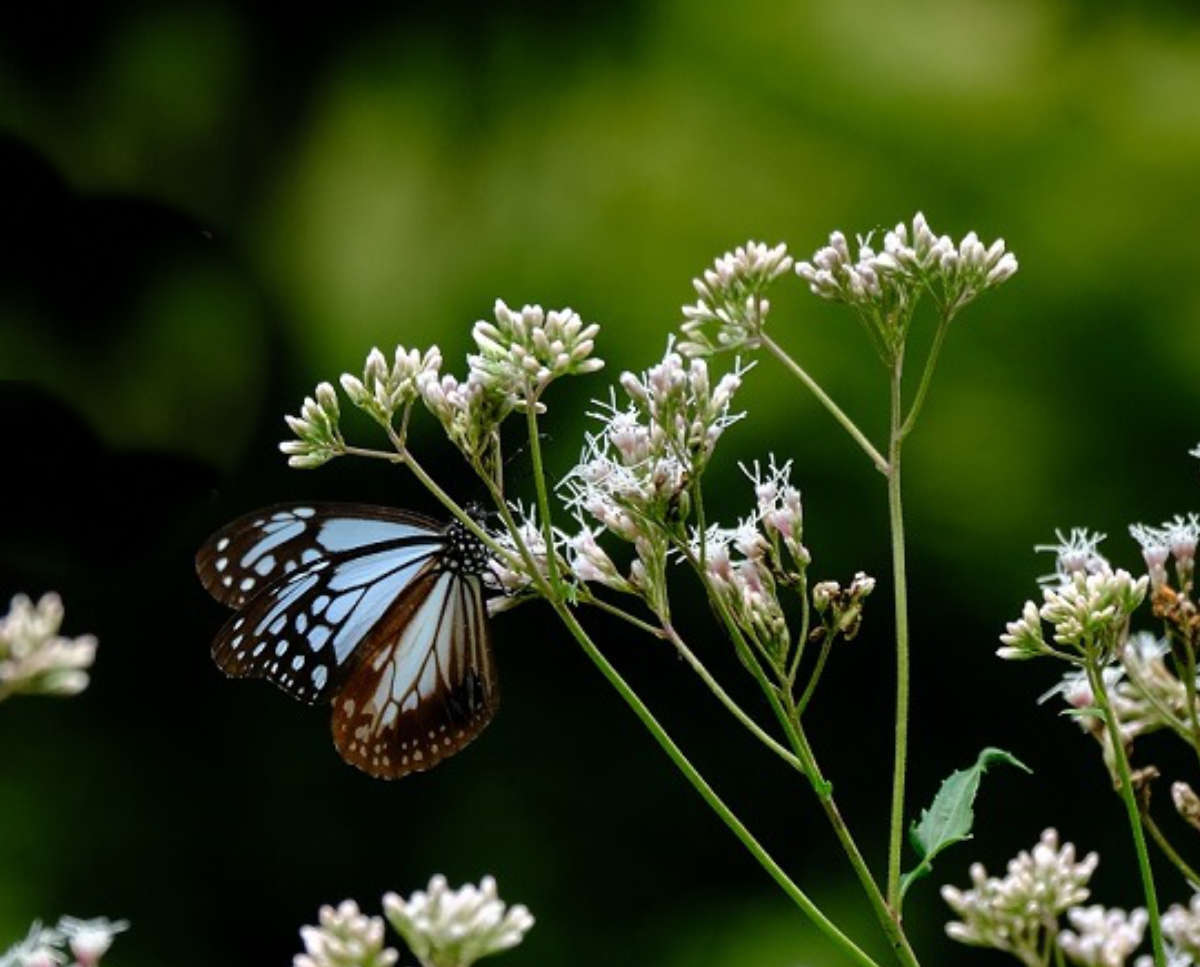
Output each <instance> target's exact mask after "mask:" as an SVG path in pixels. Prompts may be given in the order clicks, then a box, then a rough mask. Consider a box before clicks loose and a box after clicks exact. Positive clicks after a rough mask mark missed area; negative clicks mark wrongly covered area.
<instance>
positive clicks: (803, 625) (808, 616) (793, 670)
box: [787, 570, 812, 688]
mask: <svg viewBox="0 0 1200 967" xmlns="http://www.w3.org/2000/svg"><path fill="white" fill-rule="evenodd" d="M799 594H800V633H799V634H798V635H797V636H796V650H795V653H794V654H793V655H792V662H791V664H790V665H788V671H787V681H788V687H789V688H795V687H796V674H797V673H798V672H799V671H800V659H801V658H803V657H804V646H805V644H806V643H807V642H808V629H809V625H810V623H811V620H812V613H811V609H810V607H809V603H808V572H807V570H804V571H801V572H800V591H799Z"/></svg>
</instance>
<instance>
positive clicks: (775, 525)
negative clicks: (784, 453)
mask: <svg viewBox="0 0 1200 967" xmlns="http://www.w3.org/2000/svg"><path fill="white" fill-rule="evenodd" d="M741 467H742V473H744V474H745V475H746V476H747V478H749V480H750V482H751V483H752V484H754V499H755V502H756V503H757V506H758V522H759V523H760V524H761V525H762V528H763V531H764V532H765V533H766V535H767V537H768V539H769V540H770V541H771V542H772V544H773V545H774V549H775V552H776V555H777V556H778V553H779V543H780V542H782V543H783V546H784V547H785V548H786V549H787V552H788V554H789V556H790V557H791V559H792V562H793V564H794V565H795V566H796V568H798V569H800V570H803V569H804V568H805V567H807V566H808V563H809V561H810V560H811V557H810V555H809V553H808V549H807V548H806V547H805V546H804V544H803V543H801V538H802V537H803V536H804V508H803V506H802V505H801V502H800V491H799V490H797V489H796V488H795V487H794V486H792V461H791V460H788V461H787V462H786V463H783V464H777V463H776V462H775V454H773V453H772V454H770V455H769V456H768V458H767V466H766V468H765V469H764V468H762V467H760V466H759V463H758V461H757V460H755V461H754V466H753V468H751V467H747V466H746V465H745V464H742V465H741Z"/></svg>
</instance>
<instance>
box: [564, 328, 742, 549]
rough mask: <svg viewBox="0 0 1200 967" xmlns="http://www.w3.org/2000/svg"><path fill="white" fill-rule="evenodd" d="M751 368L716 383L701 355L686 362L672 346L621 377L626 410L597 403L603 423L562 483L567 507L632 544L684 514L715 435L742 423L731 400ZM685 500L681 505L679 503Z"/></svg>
mask: <svg viewBox="0 0 1200 967" xmlns="http://www.w3.org/2000/svg"><path fill="white" fill-rule="evenodd" d="M745 372H746V369H745V368H742V367H735V369H734V370H732V371H731V372H729V373H726V374H725V375H723V376H722V377H721V378H720V379H719V380H718V381H717V383H716V385H715V386H714V385H712V382H711V380H710V377H709V371H708V364H707V363H706V362H705V361H704V360H703V359H694V360H692V361H691V362H690V363H686V364H685V362H684V360H683V358H682V357H681V356H680V355H679V354H678V353H676V352H674V351H672V350H670V349H668V351H667V353H666V355H665V356H664V357H663V360H662V362H660V363H659V364H657V365H656V366H653V367H651V368H650V369H649V370H647V371H646V372H644V373H642V374H641V375H635V374H634V373H629V372H626V373H622V374H621V380H620V381H621V386H622V388H623V389H624V390H625V393H626V394H627V396H628V398H629V403H628V404H627V405H626V406H625V407H619V406H618V405H617V403H616V396H615V393H614V394H613V395H612V396H611V397H610V400H609V402H608V403H598V404H597V405H598V406H599V410H598V411H597V412H596V413H594V414H593V415H594V416H595V417H596V418H597V419H599V420H601V421H602V423H603V426H602V427H601V429H600V431H599V432H597V433H590V434H588V435H587V437H586V442H585V444H584V451H583V456H582V457H581V459H580V462H579V464H578V465H577V466H575V467H574V468H573V469H572V470H571V471H570V472H569V473H568V474H567V475H566V476H565V477H564V478H563V480H562V482H561V484H560V487H561V488H562V489H563V490H564V491H565V492H566V494H567V504H568V506H570V507H571V508H573V509H577V510H578V511H582V512H584V513H586V514H588V515H589V516H591V517H593V518H594V519H595V520H596V521H598V522H599V523H600V524H602V525H604V527H606V528H607V529H609V530H611V531H612V532H613V533H615V534H616V535H617V536H619V537H621V538H623V539H624V540H627V541H635V540H636V539H637V538H638V537H650V536H651V534H652V532H653V531H654V526H655V525H656V524H661V523H663V522H665V521H667V520H668V519H670V518H672V517H681V516H686V510H687V504H686V500H687V495H686V493H685V491H686V489H687V487H688V485H689V483H690V482H691V481H692V480H694V479H696V478H697V476H698V475H699V474H701V473H702V472H703V470H704V467H705V465H706V464H707V462H708V459H709V458H710V457H711V456H712V452H713V449H714V448H715V447H716V444H717V440H718V439H719V438H720V436H721V434H722V433H723V432H724V431H725V429H726V428H727V427H728V426H729V425H730V424H731V423H734V422H736V421H737V420H739V419H740V418H741V416H742V414H740V413H733V412H731V410H730V405H731V403H732V400H733V395H734V393H735V392H736V391H737V389H738V387H739V386H741V382H742V376H743V375H744V373H745ZM678 501H684V502H685V503H683V504H682V506H680V505H679V504H678V503H677V502H678Z"/></svg>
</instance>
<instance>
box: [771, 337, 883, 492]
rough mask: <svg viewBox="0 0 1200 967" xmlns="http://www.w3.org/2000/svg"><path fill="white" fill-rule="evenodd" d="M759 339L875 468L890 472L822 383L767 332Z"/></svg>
mask: <svg viewBox="0 0 1200 967" xmlns="http://www.w3.org/2000/svg"><path fill="white" fill-rule="evenodd" d="M759 339H760V340H761V341H762V344H763V346H764V347H765V348H766V349H767V351H768V352H770V353H771V354H772V355H773V356H774V357H775V358H776V359H778V360H779V361H780V362H781V363H783V365H784V366H785V367H786V368H787V369H788V370H790V371H791V373H792V375H793V376H795V377H796V378H797V379H799V380H800V382H802V383H803V384H804V385H805V386H807V387H808V389H809V392H811V393H812V394H813V396H815V397H816V398H817V400H818V402H820V404H821V405H822V406H824V407H825V409H827V410H828V411H829V413H830V415H831V416H832V417H833V418H834V419H835V420H837V421H838V423H840V424H841V425H842V429H844V430H845V431H846V432H847V433H849V434H850V436H851V437H852V438H853V439H854V442H855V443H857V444H858V445H859V446H860V447H862V450H863V453H865V454H866V455H867V456H868V457H870V458H871V462H872V463H873V464H875V469H876V470H878V471H879V472H880V473H884V474H886V473H887V472H888V462H887V461H886V460H885V459H884V458H883V455H882V454H881V453H880V452H879V451H878V450H876V449H875V447H874V445H873V444H872V443H871V441H870V440H868V439H867V437H866V434H864V433H863V432H862V430H860V429H859V428H858V426H857V425H856V424H855V422H854V421H853V420H852V419H850V417H848V416H847V415H846V414H845V412H844V411H843V410H842V408H841V407H840V406H838V405H837V404H836V403H835V402H834V401H833V399H832V398H831V397H830V396H829V394H828V393H826V392H825V390H823V389H822V388H821V386H820V384H819V383H818V382H817V381H816V380H815V379H813V378H812V377H811V376H809V375H808V373H806V372H805V371H804V369H803V368H802V367H801V366H800V364H799V363H797V362H796V361H795V360H794V359H792V357H791V356H789V355H788V354H787V353H786V352H785V351H784V349H783V347H781V346H780V345H779V344H778V343H777V342H775V340H773V339H772V338H771V337H770V336H768V335H767V334H766V333H765V332H764V333H761V334H760V335H759Z"/></svg>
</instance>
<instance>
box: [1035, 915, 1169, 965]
mask: <svg viewBox="0 0 1200 967" xmlns="http://www.w3.org/2000/svg"><path fill="white" fill-rule="evenodd" d="M1067 919H1068V920H1069V921H1070V922H1071V926H1072V927H1074V928H1075V929H1074V930H1064V931H1063V932H1062V933H1060V934H1059V935H1058V945H1059V946H1060V947H1061V948H1062V950H1063V953H1065V954H1066V955H1067V958H1068V959H1069V960H1070V961H1071V963H1073V964H1080V965H1082V967H1125V961H1126V960H1127V959H1128V958H1129V955H1130V954H1132V953H1133V952H1134V951H1135V950H1136V949H1137V948H1138V946H1139V945H1140V944H1141V942H1142V937H1143V936H1144V934H1145V932H1146V924H1147V923H1148V922H1149V917H1148V916H1147V914H1146V911H1145V910H1142V909H1140V908H1139V909H1137V910H1133V911H1131V912H1130V913H1128V914H1126V912H1125V911H1124V910H1120V909H1115V908H1114V909H1112V910H1106V909H1104V907H1102V906H1099V905H1096V906H1090V907H1074V908H1072V909H1070V910H1068V911H1067Z"/></svg>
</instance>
